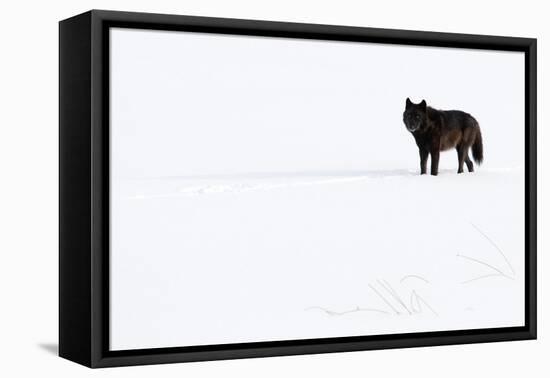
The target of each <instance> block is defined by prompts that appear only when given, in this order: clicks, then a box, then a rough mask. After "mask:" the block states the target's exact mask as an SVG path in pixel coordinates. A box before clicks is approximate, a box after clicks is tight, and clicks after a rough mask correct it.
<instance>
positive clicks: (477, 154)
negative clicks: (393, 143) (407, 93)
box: [403, 98, 483, 176]
mask: <svg viewBox="0 0 550 378" xmlns="http://www.w3.org/2000/svg"><path fill="white" fill-rule="evenodd" d="M403 122H404V123H405V126H407V130H409V131H410V132H411V133H412V135H413V137H414V140H415V141H416V145H417V146H418V151H419V153H420V174H425V173H426V163H427V161H428V154H430V155H431V159H432V170H431V174H432V175H434V176H435V175H437V172H438V168H439V152H440V151H445V150H449V149H451V148H455V149H456V152H457V154H458V173H462V172H464V170H463V166H464V163H466V165H467V166H468V171H470V172H473V171H474V164H473V163H472V161H471V160H470V158H469V156H468V150H469V149H470V148H471V149H472V155H473V157H474V160H475V162H476V163H477V164H478V165H479V164H481V162H482V161H483V142H482V140H481V130H480V128H479V124H478V123H477V121H476V120H475V118H474V117H472V116H471V115H470V114H468V113H465V112H462V111H460V110H437V109H433V108H431V107H429V106H426V101H425V100H422V102H420V104H413V103H412V102H411V100H409V99H408V98H407V101H406V104H405V112H403Z"/></svg>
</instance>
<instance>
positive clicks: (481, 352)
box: [0, 1, 550, 377]
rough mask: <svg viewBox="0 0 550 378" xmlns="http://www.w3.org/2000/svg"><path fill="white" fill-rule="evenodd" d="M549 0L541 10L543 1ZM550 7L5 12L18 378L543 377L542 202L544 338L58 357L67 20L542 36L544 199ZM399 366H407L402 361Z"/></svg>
mask: <svg viewBox="0 0 550 378" xmlns="http://www.w3.org/2000/svg"><path fill="white" fill-rule="evenodd" d="M539 4H540V5H539ZM543 7H544V5H543V3H540V2H534V1H525V2H522V3H519V4H518V3H517V2H509V3H508V2H484V3H480V2H477V1H463V2H460V3H452V4H445V3H442V2H436V1H418V2H414V3H412V2H405V1H403V2H392V1H388V2H384V3H381V4H377V5H376V6H375V5H373V4H371V5H369V4H367V3H365V2H351V1H340V2H338V3H323V2H313V1H310V2H307V1H302V2H296V1H292V2H290V1H288V2H285V1H277V2H275V1H273V2H262V3H261V4H260V3H259V2H252V1H234V2H231V3H228V2H223V1H186V2H181V1H178V2H176V1H158V2H156V3H155V5H153V4H152V3H151V2H140V1H132V2H129V1H126V2H125V1H109V2H107V1H95V2H91V1H82V2H79V3H75V2H68V1H59V2H57V3H55V4H52V3H47V4H46V3H41V2H20V3H18V4H17V5H14V4H13V3H12V4H10V5H9V6H8V5H4V6H3V9H2V13H3V15H4V18H3V22H2V23H1V24H0V28H1V33H0V39H1V43H2V47H3V50H2V60H1V61H0V64H1V67H2V69H1V70H0V72H1V73H0V83H1V88H2V89H1V91H0V95H1V96H2V98H1V100H2V104H3V106H2V107H1V109H0V130H1V135H0V158H1V159H2V160H1V161H2V164H1V165H0V167H1V169H2V173H3V185H2V187H1V189H0V190H1V196H0V198H1V200H0V201H1V202H0V209H1V211H2V216H1V217H0V219H1V222H2V230H3V233H2V238H1V239H0V243H1V245H0V250H1V251H2V258H3V261H2V264H1V265H0V266H1V267H0V280H1V283H2V295H3V302H2V304H3V306H2V315H1V320H2V322H1V326H0V327H1V328H0V330H1V334H2V344H1V347H0V348H1V351H0V353H1V355H2V361H3V363H2V367H1V369H2V370H3V372H2V373H3V374H4V375H7V376H28V375H39V374H46V375H54V374H55V375H57V376H70V377H76V376H88V375H106V376H150V375H153V374H154V375H161V376H182V375H186V376H203V377H206V376H216V375H222V374H223V375H224V376H240V377H242V376H251V377H252V376H258V375H263V376H274V377H275V376H281V375H292V374H295V375H297V374H301V375H303V374H307V375H315V376H326V377H333V376H340V375H342V374H345V375H349V376H364V375H365V374H369V373H370V374H385V375H391V376H395V375H405V374H407V375H413V376H415V375H423V376H427V377H439V376H441V374H446V376H451V377H455V376H456V377H463V376H483V375H491V376H493V375H499V376H510V377H511V376H520V375H526V374H531V376H543V373H544V372H547V371H548V368H549V367H548V362H547V359H546V354H547V352H545V349H546V350H547V349H548V347H549V345H548V342H547V337H548V335H549V333H548V332H549V331H548V329H549V328H548V327H546V326H545V324H544V321H543V320H544V319H543V314H544V313H546V310H547V309H548V301H547V300H545V299H544V298H543V296H544V295H545V292H546V290H545V285H546V284H547V279H546V278H545V277H544V275H543V274H540V273H541V272H543V271H545V270H547V269H548V266H547V260H546V258H545V256H544V253H543V252H544V250H545V249H547V248H546V244H545V243H546V238H543V234H545V233H547V232H548V231H550V230H548V227H547V224H546V222H545V221H543V220H545V219H546V214H547V213H548V211H549V210H550V209H548V201H546V200H545V199H544V198H543V197H542V195H541V196H540V198H539V251H540V252H539V309H540V310H539V319H541V320H542V321H541V324H540V328H539V340H538V341H529V342H513V343H512V342H509V343H497V344H484V345H459V346H448V347H437V348H416V349H407V350H404V349H402V350H392V351H371V352H358V353H344V354H331V355H316V356H301V357H282V358H269V359H255V360H241V361H222V362H208V363H196V364H179V365H166V366H149V367H136V368H122V369H110V370H103V371H89V370H86V369H84V368H81V367H79V366H77V365H75V364H73V363H70V362H68V361H64V360H61V359H59V358H56V357H55V356H54V354H53V352H52V351H53V350H55V349H56V340H57V245H58V243H57V204H58V202H57V190H58V186H57V53H58V50H57V46H58V44H57V21H58V20H60V19H63V18H67V17H70V16H72V15H74V14H77V13H80V12H83V11H86V10H88V9H90V8H100V9H101V8H105V9H118V10H135V11H150V12H163V13H179V14H192V15H204V16H222V17H236V18H253V19H268V20H280V21H297V22H315V23H328V24H344V25H345V24H347V25H357V26H375V27H386V28H402V29H417V30H437V31H449V32H468V33H480V34H497V35H515V36H528V37H537V38H539V61H538V62H539V67H541V69H539V105H540V109H539V118H538V121H539V151H540V152H539V186H538V190H539V193H540V194H542V193H543V188H546V186H547V183H548V182H547V180H548V176H547V175H543V173H542V171H543V167H544V166H546V162H547V161H548V159H549V156H548V152H545V151H543V149H542V148H541V146H542V145H543V144H547V143H550V140H548V138H547V133H545V131H544V126H543V125H544V124H545V121H546V118H547V116H546V114H545V113H544V109H542V104H543V101H544V93H546V92H547V91H548V85H550V83H548V79H547V78H548V76H547V75H545V73H544V70H543V68H544V62H545V58H546V54H545V51H546V49H547V48H548V47H550V44H549V43H548V38H550V30H549V29H548V27H547V26H545V23H546V17H545V15H546V14H547V12H545V9H544V8H543ZM543 92H544V93H543ZM396 362H398V363H396Z"/></svg>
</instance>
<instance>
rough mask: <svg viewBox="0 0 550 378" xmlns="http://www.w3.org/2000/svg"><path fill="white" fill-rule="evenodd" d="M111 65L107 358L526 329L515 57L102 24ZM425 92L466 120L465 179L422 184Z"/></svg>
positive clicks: (452, 175) (446, 160)
mask: <svg viewBox="0 0 550 378" xmlns="http://www.w3.org/2000/svg"><path fill="white" fill-rule="evenodd" d="M110 56H111V69H110V77H111V96H110V99H111V108H110V109H111V112H110V115H111V123H110V126H111V134H110V135H111V170H110V172H111V201H110V204H111V223H110V225H111V249H110V258H111V259H110V268H111V272H110V273H111V276H110V277H111V278H110V288H111V293H110V295H111V296H110V298H111V308H110V310H111V328H110V329H111V338H110V342H111V348H112V349H115V350H120V349H137V348H155V347H169V346H185V345H196V344H219V343H231V342H249V341H270V340H282V339H300V338H302V339H308V338H319V337H331V336H337V335H338V336H354V335H365V334H380V333H396V332H418V331H428V330H449V329H468V328H483V327H485V328H492V327H502V326H518V325H523V324H524V322H523V321H524V319H523V308H524V300H523V297H524V285H523V274H522V272H523V270H524V268H523V260H524V244H525V243H524V222H523V215H524V190H523V189H524V181H523V170H524V169H523V166H524V75H525V73H524V59H525V57H524V55H523V54H522V53H517V52H502V51H480V50H466V49H448V48H447V49H446V48H431V47H428V48H426V47H409V46H407V47H404V46H396V45H380V44H361V43H353V42H337V41H311V40H299V39H284V38H262V37H250V36H247V37H243V36H230V35H225V36H219V35H212V34H200V33H181V32H159V31H148V30H128V29H116V28H115V29H113V30H111V55H110ZM420 94H423V95H424V96H427V98H428V101H430V103H431V104H432V105H433V106H444V105H443V104H447V106H452V107H458V108H460V109H465V110H468V111H469V112H471V113H472V114H474V115H475V117H476V118H477V120H478V121H479V123H480V124H481V128H482V133H483V139H484V143H483V144H484V155H485V160H484V163H483V165H482V166H481V167H479V168H477V172H476V173H475V174H464V175H460V177H459V176H457V175H456V166H457V162H456V160H457V159H456V152H455V151H454V150H452V151H450V152H447V153H443V154H442V155H443V159H442V161H441V164H440V169H441V173H440V175H439V177H435V178H434V177H432V176H429V175H426V176H423V177H419V175H418V172H419V168H418V152H417V147H416V144H415V143H414V139H413V138H412V137H411V135H410V133H408V132H407V131H406V130H405V128H404V125H403V122H402V112H403V108H404V104H403V103H404V99H405V98H406V96H412V97H413V98H414V97H415V95H416V96H419V95H420ZM417 101H420V99H418V100H417ZM503 204H506V206H503ZM471 223H473V224H475V227H481V229H482V230H483V231H482V232H483V233H485V234H486V235H490V236H489V238H490V240H492V241H493V242H495V243H496V244H497V245H499V246H500V248H501V250H502V253H503V254H504V255H505V256H507V257H506V258H508V259H509V261H510V267H508V266H507V264H506V260H505V259H504V258H502V256H500V255H499V251H498V250H497V249H495V248H494V247H493V246H492V245H491V243H489V242H488V241H487V240H486V239H485V237H484V236H483V234H481V233H480V232H478V231H477V230H476V229H475V227H472V225H471ZM457 254H459V256H457ZM462 256H467V258H464V257H462ZM471 258H473V259H476V260H481V261H484V262H487V263H489V264H491V265H493V266H495V267H496V268H497V269H499V270H500V271H502V272H505V271H507V272H509V274H513V276H510V277H509V278H506V277H503V276H502V275H499V276H495V275H494V273H495V271H494V270H491V269H488V268H487V266H484V265H482V264H479V263H475V262H474V261H472V260H469V259H471ZM491 273H492V274H493V275H492V276H488V277H487V276H486V275H487V274H491ZM411 274H415V275H421V276H422V277H423V278H424V279H426V280H427V281H428V282H427V283H426V282H423V281H422V280H420V281H421V282H416V283H415V282H409V281H408V280H407V279H404V281H403V282H401V280H402V279H403V277H406V276H408V275H411ZM482 277H483V278H482ZM416 280H417V281H418V278H417V279H416ZM470 280H473V281H470ZM464 281H466V283H463V282H464ZM390 287H391V288H392V289H393V290H395V291H396V292H397V293H399V294H398V296H400V297H401V298H403V299H402V300H404V301H405V302H410V300H411V298H410V297H411V295H412V296H413V298H414V297H415V295H417V294H418V295H420V296H421V297H422V299H423V300H424V301H426V303H428V305H429V306H431V307H432V309H433V311H434V312H433V313H432V312H431V311H430V310H429V309H428V308H427V307H426V308H424V309H423V310H422V308H421V307H420V306H417V308H416V311H415V310H414V309H413V308H412V306H411V305H407V306H404V305H402V304H400V303H399V302H397V303H396V304H397V307H398V308H391V307H392V306H393V305H391V306H389V305H388V304H387V303H384V301H382V300H381V298H379V297H378V296H379V295H380V291H381V292H382V293H387V292H388V289H389V288H390ZM392 301H393V299H392V298H389V302H390V303H391V302H392ZM358 306H359V307H360V308H365V307H367V308H369V309H370V311H367V312H365V311H363V312H353V313H346V312H347V311H350V310H352V309H355V308H357V307H358ZM380 306H381V307H380ZM404 307H407V309H404ZM409 307H411V308H409ZM373 308H374V309H376V310H378V311H374V312H373V311H372V309H373ZM381 308H382V311H384V310H383V309H384V308H385V309H388V310H390V313H383V312H382V313H380V312H379V311H380V309H381ZM326 309H329V311H336V312H338V313H342V312H343V313H345V314H344V315H339V316H336V317H335V316H334V315H327V314H326V313H325V310H326ZM401 311H403V313H402V314H399V315H397V314H395V313H396V312H401Z"/></svg>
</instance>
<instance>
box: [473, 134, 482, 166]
mask: <svg viewBox="0 0 550 378" xmlns="http://www.w3.org/2000/svg"><path fill="white" fill-rule="evenodd" d="M472 155H473V156H474V161H475V162H476V163H477V165H480V164H481V163H482V162H483V141H482V139H481V130H480V129H479V126H478V129H477V135H476V140H475V141H474V144H473V145H472Z"/></svg>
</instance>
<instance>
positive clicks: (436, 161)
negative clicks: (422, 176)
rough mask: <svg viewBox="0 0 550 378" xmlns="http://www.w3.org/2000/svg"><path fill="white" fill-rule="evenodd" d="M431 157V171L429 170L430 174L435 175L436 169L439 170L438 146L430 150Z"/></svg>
mask: <svg viewBox="0 0 550 378" xmlns="http://www.w3.org/2000/svg"><path fill="white" fill-rule="evenodd" d="M430 155H431V157H432V171H431V172H430V173H431V174H432V176H437V171H438V170H439V148H434V149H432V150H431V151H430Z"/></svg>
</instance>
